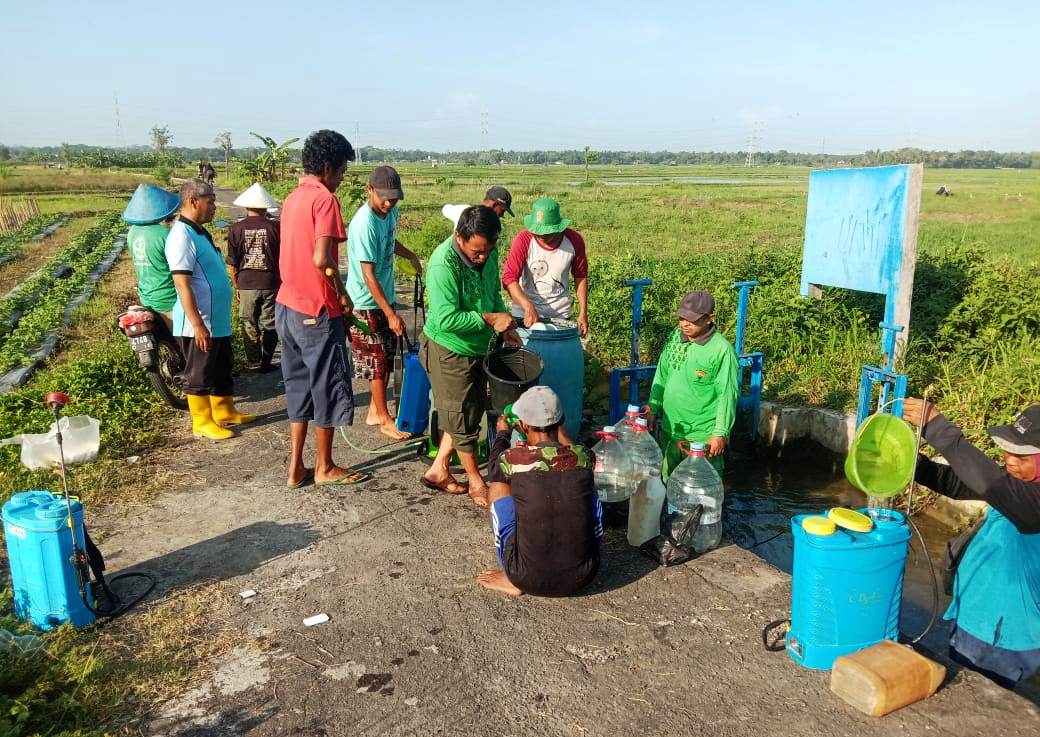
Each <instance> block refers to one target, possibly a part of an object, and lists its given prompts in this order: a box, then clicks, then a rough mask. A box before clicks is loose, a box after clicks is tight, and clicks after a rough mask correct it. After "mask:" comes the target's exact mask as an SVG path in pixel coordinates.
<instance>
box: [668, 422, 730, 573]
mask: <svg viewBox="0 0 1040 737" xmlns="http://www.w3.org/2000/svg"><path fill="white" fill-rule="evenodd" d="M679 449H680V450H682V451H683V452H684V453H686V458H685V459H684V460H683V462H682V463H680V464H679V466H678V468H676V469H675V470H674V471H672V475H671V476H669V477H668V511H669V512H672V511H679V512H689V511H690V510H691V509H693V508H694V507H695V506H697V505H698V504H700V505H701V506H702V507H703V510H704V511H703V512H702V513H701V522H700V525H699V526H698V527H697V531H696V532H695V533H694V535H693V541H692V547H693V550H694V552H696V553H698V554H700V553H703V552H704V551H706V550H711V549H712V548H715V547H718V544H719V543H720V542H721V541H722V500H723V496H724V492H723V488H722V478H720V477H719V474H718V471H716V470H715V468H714V467H713V466H712V465H711V464H710V463H709V462H708V451H707V448H706V447H705V445H704V443H688V442H686V441H685V440H683V441H680V442H679Z"/></svg>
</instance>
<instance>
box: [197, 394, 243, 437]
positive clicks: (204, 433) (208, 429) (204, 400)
mask: <svg viewBox="0 0 1040 737" xmlns="http://www.w3.org/2000/svg"><path fill="white" fill-rule="evenodd" d="M187 398H188V411H189V412H191V431H192V433H193V434H194V435H195V437H197V438H208V439H210V440H227V439H228V438H233V437H235V433H233V432H231V431H230V430H226V429H224V428H223V427H221V426H220V425H218V424H217V423H215V422H214V421H213V408H212V407H210V403H209V397H206V396H199V395H196V394H188V395H187Z"/></svg>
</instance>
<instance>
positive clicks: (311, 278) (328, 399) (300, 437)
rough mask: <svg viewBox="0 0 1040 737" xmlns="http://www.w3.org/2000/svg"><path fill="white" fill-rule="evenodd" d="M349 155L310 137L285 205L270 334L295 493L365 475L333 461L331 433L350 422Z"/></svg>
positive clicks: (332, 137)
mask: <svg viewBox="0 0 1040 737" xmlns="http://www.w3.org/2000/svg"><path fill="white" fill-rule="evenodd" d="M353 158H354V149H353V148H351V146H350V143H349V142H348V141H347V139H346V138H344V137H343V136H342V135H341V134H339V133H337V132H335V131H331V130H320V131H318V132H316V133H312V134H311V135H310V136H309V137H308V138H307V141H306V142H305V143H304V145H303V170H304V171H305V172H306V173H307V176H305V177H302V178H301V179H300V185H299V186H298V187H297V188H296V189H295V190H293V192H292V193H291V194H290V195H289V196H288V197H286V198H285V204H284V205H283V206H282V216H281V222H282V242H281V253H280V254H279V259H278V266H279V271H280V273H281V279H282V284H281V287H280V288H279V290H278V299H277V304H276V305H275V327H276V329H277V331H278V337H279V338H280V339H281V341H282V364H281V365H282V378H283V379H284V381H285V398H286V405H287V411H288V415H289V445H290V448H289V480H288V482H287V486H288V487H289V488H291V489H299V488H301V487H303V486H306V485H307V484H309V483H312V482H313V483H316V484H318V485H320V486H331V485H343V486H345V485H349V484H357V483H360V482H362V481H366V480H368V479H369V478H371V476H370V474H366V473H361V472H358V471H353V470H351V469H349V468H341V467H339V466H337V465H336V463H335V462H334V461H333V460H332V441H333V438H334V437H335V433H336V428H337V427H341V426H343V425H350V424H353V422H354V392H353V389H352V387H351V384H350V373H349V371H348V370H347V369H348V362H347V353H346V328H345V326H344V323H343V321H344V317H349V316H350V313H351V311H352V310H353V309H354V305H353V303H352V302H351V301H350V297H349V296H348V295H347V289H346V287H345V286H344V285H343V279H342V277H341V276H340V273H339V244H340V243H342V242H343V241H344V240H346V237H347V233H346V229H345V228H344V226H343V215H342V213H341V212H340V204H339V200H338V199H337V198H336V194H335V192H336V189H337V188H338V187H339V185H340V183H341V182H342V181H343V177H344V175H345V174H346V171H347V162H348V161H351V160H353ZM311 420H313V421H314V432H315V436H316V439H317V458H316V460H315V463H314V468H313V469H309V468H307V467H306V466H304V464H303V446H304V444H305V443H306V441H307V423H308V422H310V421H311Z"/></svg>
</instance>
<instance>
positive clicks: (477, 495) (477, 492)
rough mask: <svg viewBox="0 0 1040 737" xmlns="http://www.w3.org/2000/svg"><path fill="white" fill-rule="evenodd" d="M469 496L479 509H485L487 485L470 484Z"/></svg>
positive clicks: (486, 505) (486, 504)
mask: <svg viewBox="0 0 1040 737" xmlns="http://www.w3.org/2000/svg"><path fill="white" fill-rule="evenodd" d="M469 498H470V499H472V500H473V503H474V504H476V505H477V506H478V507H480V508H481V509H487V507H488V487H487V485H486V484H485V485H483V486H476V487H474V486H473V485H472V484H470V487H469Z"/></svg>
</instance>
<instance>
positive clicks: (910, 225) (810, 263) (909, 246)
mask: <svg viewBox="0 0 1040 737" xmlns="http://www.w3.org/2000/svg"><path fill="white" fill-rule="evenodd" d="M921 172H922V168H921V166H920V165H919V164H915V165H899V166H879V167H872V168H869V169H827V170H823V171H814V172H812V173H811V174H810V175H809V204H808V207H807V209H806V216H805V246H804V248H803V250H802V287H801V292H802V296H809V294H810V293H811V288H812V286H814V285H817V286H830V287H843V288H845V289H855V290H858V291H863V292H874V293H876V294H883V295H885V297H886V300H885V322H886V323H889V324H892V325H900V326H902V328H903V332H902V334H901V335H900V336H899V342H900V343H903V342H905V340H906V334H907V332H908V330H909V321H910V291H911V290H912V289H913V278H914V264H915V262H916V260H917V252H916V251H917V214H918V209H919V207H920V187H921ZM890 349H891V347H890V346H886V352H888V351H889V350H890Z"/></svg>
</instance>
